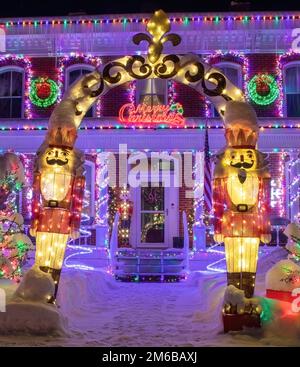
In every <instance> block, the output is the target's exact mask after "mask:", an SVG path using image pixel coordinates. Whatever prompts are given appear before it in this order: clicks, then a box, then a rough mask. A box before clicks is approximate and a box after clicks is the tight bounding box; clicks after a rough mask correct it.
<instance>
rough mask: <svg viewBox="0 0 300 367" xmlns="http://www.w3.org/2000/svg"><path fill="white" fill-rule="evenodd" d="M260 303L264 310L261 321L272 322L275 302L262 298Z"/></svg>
mask: <svg viewBox="0 0 300 367" xmlns="http://www.w3.org/2000/svg"><path fill="white" fill-rule="evenodd" d="M260 302H261V308H262V312H261V314H260V319H261V321H262V322H263V323H268V322H269V321H271V320H272V316H273V310H274V304H275V302H274V300H271V299H268V298H261V300H260Z"/></svg>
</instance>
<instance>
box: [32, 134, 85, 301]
mask: <svg viewBox="0 0 300 367" xmlns="http://www.w3.org/2000/svg"><path fill="white" fill-rule="evenodd" d="M76 137H77V133H76V128H75V127H74V128H65V129H64V128H61V127H58V128H57V129H52V130H50V132H49V134H48V135H47V138H46V140H45V142H44V143H43V144H42V145H41V147H40V148H39V150H38V152H37V158H36V161H35V170H34V183H33V199H32V223H31V231H30V233H31V235H32V236H35V237H36V255H35V265H36V266H38V267H39V268H40V270H42V271H44V272H47V273H50V274H51V276H52V278H53V280H54V283H55V294H54V299H55V298H56V294H57V288H58V282H59V278H60V273H61V268H62V264H63V259H64V253H65V249H66V245H67V242H68V240H69V237H71V238H73V239H76V238H78V236H79V227H80V219H81V209H82V201H83V194H84V184H85V179H84V176H83V173H84V172H83V164H84V155H83V153H82V152H80V151H78V150H77V149H75V148H74V142H75V140H76Z"/></svg>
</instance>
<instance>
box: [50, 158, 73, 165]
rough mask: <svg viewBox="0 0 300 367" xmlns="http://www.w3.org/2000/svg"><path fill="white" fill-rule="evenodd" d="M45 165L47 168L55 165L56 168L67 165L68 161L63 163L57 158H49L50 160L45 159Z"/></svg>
mask: <svg viewBox="0 0 300 367" xmlns="http://www.w3.org/2000/svg"><path fill="white" fill-rule="evenodd" d="M46 162H47V164H49V166H54V165H55V164H57V165H58V166H64V165H65V164H67V163H68V162H69V160H68V159H66V160H65V161H63V160H61V159H59V158H57V159H56V158H51V159H46Z"/></svg>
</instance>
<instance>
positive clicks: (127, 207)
mask: <svg viewBox="0 0 300 367" xmlns="http://www.w3.org/2000/svg"><path fill="white" fill-rule="evenodd" d="M120 199H121V203H120V206H119V209H118V211H119V214H120V224H119V239H118V242H119V245H121V246H122V247H129V235H130V224H131V216H132V212H133V203H132V201H131V200H130V193H129V190H128V188H127V187H122V189H121V193H120Z"/></svg>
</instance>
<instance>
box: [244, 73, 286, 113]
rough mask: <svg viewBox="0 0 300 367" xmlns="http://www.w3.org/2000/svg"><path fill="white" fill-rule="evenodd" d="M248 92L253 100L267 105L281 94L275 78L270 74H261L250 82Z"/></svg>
mask: <svg viewBox="0 0 300 367" xmlns="http://www.w3.org/2000/svg"><path fill="white" fill-rule="evenodd" d="M248 93H249V96H250V98H251V99H252V101H253V102H255V103H256V104H258V105H261V106H266V105H269V104H271V103H273V102H274V101H275V99H276V98H277V97H278V96H279V88H278V85H277V82H276V80H275V78H274V77H273V76H272V75H270V74H259V75H254V77H253V78H252V79H251V80H250V81H249V83H248Z"/></svg>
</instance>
